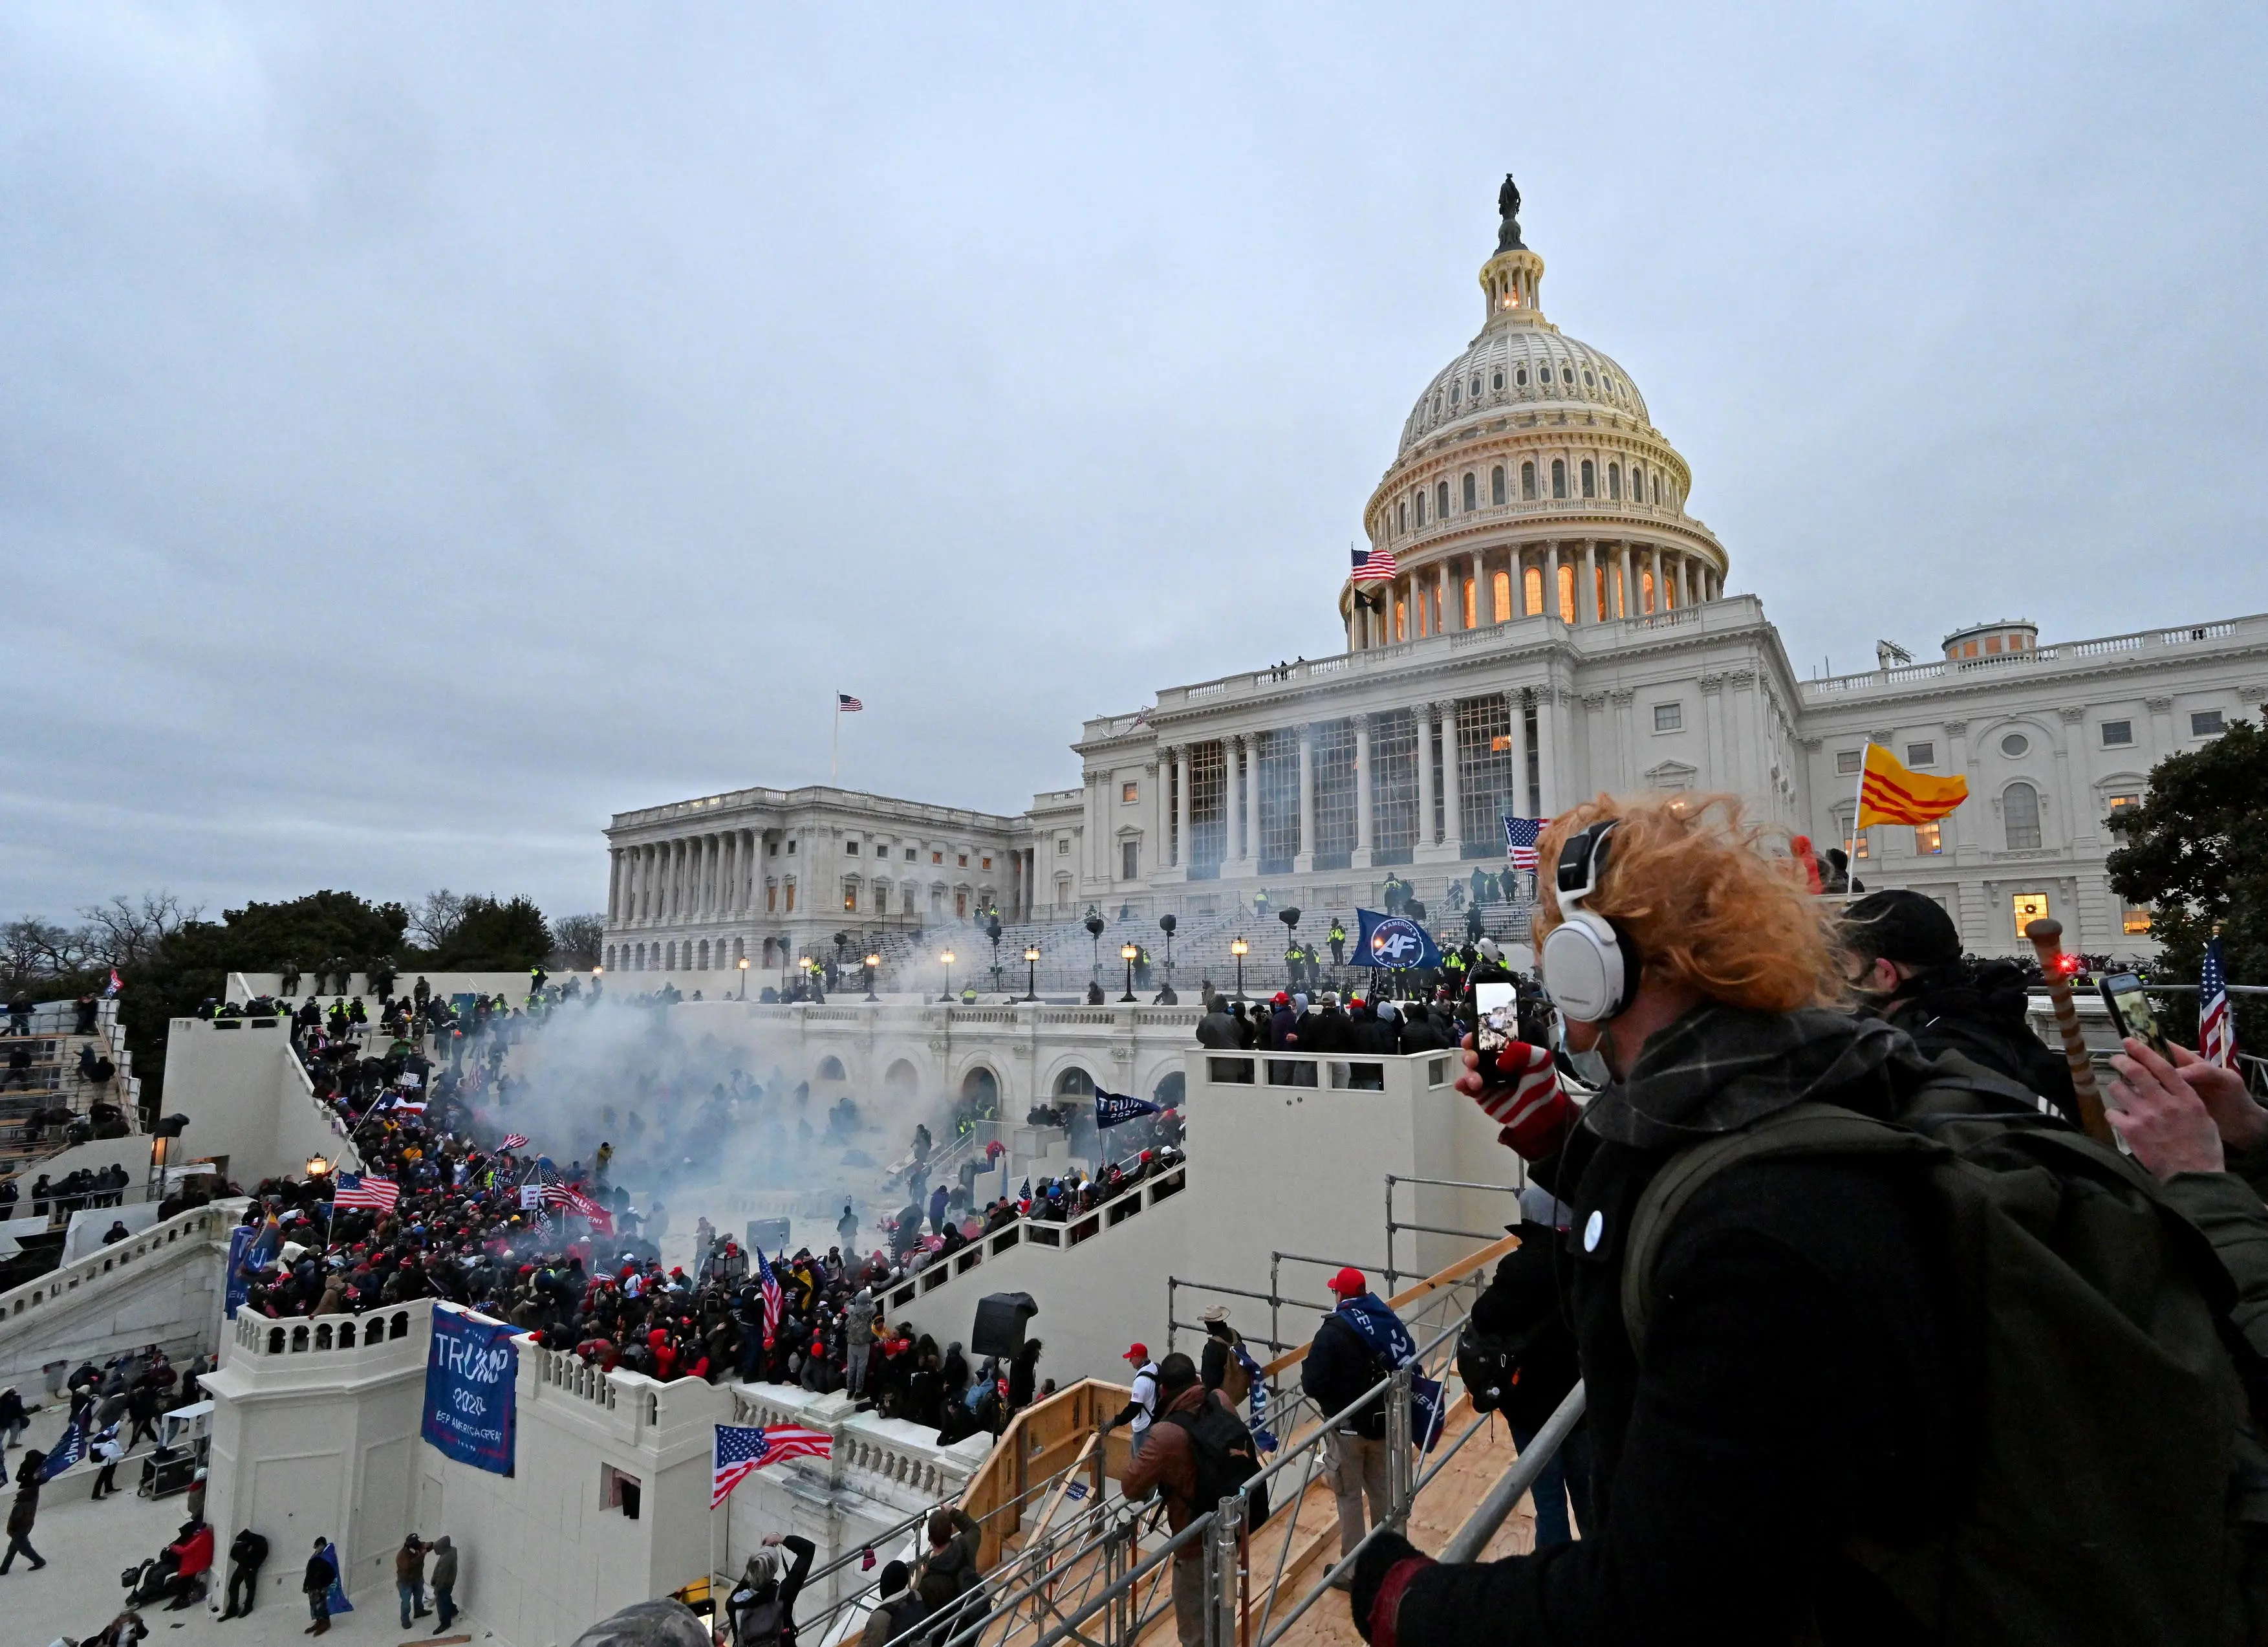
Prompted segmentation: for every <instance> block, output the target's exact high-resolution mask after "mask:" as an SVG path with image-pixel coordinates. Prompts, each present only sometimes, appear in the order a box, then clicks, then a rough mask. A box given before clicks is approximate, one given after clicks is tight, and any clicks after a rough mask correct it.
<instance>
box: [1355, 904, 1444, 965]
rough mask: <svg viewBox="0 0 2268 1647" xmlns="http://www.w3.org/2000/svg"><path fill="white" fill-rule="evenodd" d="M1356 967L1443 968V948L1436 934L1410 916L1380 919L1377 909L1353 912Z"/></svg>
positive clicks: (1381, 917)
mask: <svg viewBox="0 0 2268 1647" xmlns="http://www.w3.org/2000/svg"><path fill="white" fill-rule="evenodd" d="M1354 918H1355V924H1356V926H1357V927H1359V931H1358V932H1357V933H1356V934H1355V940H1354V958H1353V961H1352V962H1351V964H1353V965H1355V966H1382V967H1386V968H1388V969H1389V970H1391V971H1408V970H1409V969H1410V968H1413V967H1426V966H1439V965H1440V964H1441V949H1440V945H1439V944H1437V943H1435V942H1433V934H1432V933H1430V932H1428V931H1426V930H1425V927H1421V926H1419V925H1418V923H1417V922H1416V921H1414V920H1410V917H1409V916H1407V915H1381V914H1380V913H1379V912H1377V911H1376V910H1374V909H1358V910H1356V911H1355V912H1354Z"/></svg>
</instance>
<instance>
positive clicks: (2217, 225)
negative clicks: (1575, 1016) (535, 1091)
mask: <svg viewBox="0 0 2268 1647" xmlns="http://www.w3.org/2000/svg"><path fill="white" fill-rule="evenodd" d="M1988 11H1989V12H1990V14H1991V15H1989V16H1988V15H1985V13H1987V12H1988ZM2264 19H2268V10H2264V8H2261V7H2259V6H2257V5H2251V6H2239V5H2230V6H2225V7H2203V6H2198V7H2191V6H2181V5H2173V4H2162V3H2161V4H2136V5H2132V6H2125V7H2107V6H2105V7H2090V6H2087V5H2082V4H2070V3H2068V0H2063V3H2059V4H2043V5H2036V6H2029V7H2025V6H1999V7H1992V8H1984V7H1977V6H1969V5H1962V6H1951V7H1932V6H1927V5H1914V4H1898V5H1882V6H1875V7H1868V8H1862V9H1849V8H1823V7H1820V6H1817V5H1815V4H1790V5H1786V6H1770V5H1750V6H1746V7H1726V6H1715V7H1702V6H1692V7H1683V8H1668V7H1663V8H1658V9H1657V8H1649V7H1644V6H1638V7H1627V6H1625V7H1614V8H1597V7H1591V8H1582V7H1576V8H1541V7H1523V8H1506V7H1504V6H1501V5H1492V6H1474V7H1470V8H1463V9H1453V8H1438V9H1436V8H1425V7H1421V6H1416V5H1410V4H1401V5H1395V6H1373V7H1362V8H1356V7H1331V6H1326V5H1315V4H1298V5H1286V6H1283V7H1280V8H1272V9H1271V8H1267V7H1263V6H1259V5H1252V4H1245V5H1239V6H1235V7H1218V6H1208V7H1189V8H1177V7H1172V6H1162V5H1147V6H1138V7H1118V8H1111V9H1108V10H1105V9H1103V8H1074V7H1064V6H1034V7H1031V8H1028V9H1009V8H1005V7H999V6H991V7H951V8H927V9H917V8H913V7H906V6H889V7H869V8H862V9H852V8H843V7H797V8H786V7H774V8H754V7H745V6H731V7H725V6H699V5H683V6H667V7H635V6H607V7H595V6H584V7H577V6H562V5H557V4H543V5H528V6H510V5H502V4H485V5H481V6H451V7H441V6H423V7H420V6H386V7H375V6H366V7H285V6H276V7H269V8H239V7H228V6H195V5H174V6H166V7H153V8H144V7H138V6H130V5H120V4H103V3H101V0H63V3H61V4H52V5H39V4H14V5H10V6H8V7H6V8H5V9H4V10H0V691H4V698H0V716H4V720H0V725H4V727H5V733H4V738H0V750H4V760H0V915H5V914H13V913H16V912H36V913H40V914H45V915H49V916H68V915H69V914H70V912H71V911H72V910H73V909H75V908H76V907H77V906H78V905H84V904H87V903H90V902H92V901H95V900H98V899H99V898H101V897H105V896H107V895H108V894H110V893H112V892H115V891H125V892H134V891H138V890H143V889H145V888H154V887H171V888H173V889H177V890H180V891H181V892H183V893H185V894H187V895H188V896H189V897H192V898H194V899H196V900H199V901H202V902H203V903H205V904H206V905H208V906H209V907H210V908H211V909H213V910H216V911H217V909H219V908H220V907H222V906H223V905H233V904H237V903H240V902H242V901H243V900H244V899H245V898H247V897H262V898H265V897H283V896H290V895H293V894H297V893H299V892H302V891H306V890H313V889H314V888H317V887H322V886H332V887H350V888H353V889H355V890H360V891H363V892H365V893H367V894H370V895H372V896H375V897H415V896H416V895H417V894H418V893H420V892H422V891H423V890H428V889H430V888H431V887H435V886H439V885H444V884H446V885H448V886H452V887H454V888H457V889H459V890H495V891H497V892H499V893H509V892H513V891H522V890H524V891H527V892H529V893H532V894H533V895H534V897H536V898H538V899H539V900H540V901H541V903H542V904H543V905H544V906H545V907H546V908H547V909H548V910H549V911H551V912H554V913H565V912H573V911H576V910H579V909H593V908H596V907H598V906H599V905H600V900H601V897H602V895H603V890H604V880H605V853H604V850H603V847H604V843H603V841H602V839H601V838H600V833H599V831H600V829H601V828H602V827H603V826H604V824H605V823H606V822H607V819H608V815H609V814H610V813H612V812H615V811H617V810H626V809H630V808H633V807H638V806H644V805H650V804H652V803H655V802H659V801H671V800H677V799H682V798H685V797H687V796H690V795H696V794H710V793H714V792H716V791H718V790H722V789H726V788H732V787H740V786H743V785H748V784H757V783H763V784H776V785H796V784H803V783H809V782H814V781H824V780H825V779H826V777H827V772H828V733H829V719H830V717H829V713H828V710H829V705H830V704H831V701H832V695H833V694H834V693H835V692H836V691H837V690H841V691H851V692H854V693H857V694H858V695H859V696H860V697H862V698H864V699H865V703H866V711H865V713H864V714H861V715H858V716H854V717H851V718H849V719H847V720H846V721H845V722H844V726H843V781H844V782H845V783H846V784H851V785H856V786H858V787H871V788H874V789H879V790H881V791H883V792H885V793H890V794H903V795H909V796H913V797H917V798H920V799H925V800H933V801H945V802H951V803H954V804H960V805H968V806H976V807H982V808H986V809H996V810H1000V811H1007V812H1013V811H1018V810H1020V809H1022V808H1023V807H1024V806H1025V805H1027V804H1028V802H1029V800H1030V797H1031V794H1032V793H1033V792H1034V791H1035V790H1037V789H1044V788H1053V787H1062V786H1064V785H1067V784H1070V783H1071V782H1074V781H1075V780H1076V774H1077V770H1078V768H1077V764H1076V760H1075V757H1072V756H1071V754H1070V753H1069V751H1068V750H1067V748H1066V747H1065V746H1066V745H1067V744H1068V742H1070V741H1071V738H1072V737H1074V736H1075V735H1077V733H1078V730H1079V719H1080V718H1081V717H1082V716H1084V715H1086V714H1090V713H1101V712H1103V711H1108V710H1120V711H1123V710H1126V709H1130V708H1132V707H1133V706H1135V705H1138V704H1142V703H1145V702H1147V701H1149V699H1150V696H1151V694H1152V692H1154V691H1155V690H1156V689H1157V688H1158V687H1160V686H1161V685H1170V684H1174V683H1181V682H1184V681H1189V680H1197V679H1207V678H1211V677H1212V676H1218V675H1221V674H1225V673H1227V672H1228V671H1230V670H1232V669H1234V668H1245V667H1249V666H1252V665H1256V664H1259V663H1263V662H1267V661H1273V660H1275V659H1277V658H1278V657H1289V656H1292V655H1293V654H1307V655H1309V656H1316V655H1321V654H1329V653H1331V652H1336V651H1337V650H1339V649H1340V647H1341V646H1342V645H1343V644H1344V643H1343V639H1342V636H1341V633H1340V631H1339V628H1338V624H1337V617H1336V616H1335V612H1334V607H1333V600H1334V595H1335V593H1336V590H1337V587H1338V583H1339V580H1340V579H1341V577H1342V576H1343V574H1344V568H1345V564H1346V563H1345V551H1346V546H1347V543H1348V542H1349V541H1350V539H1351V538H1353V537H1354V536H1356V535H1358V534H1359V529H1360V519H1361V508H1362V505H1363V502H1364V499H1365V498H1366V496H1367V494H1368V492H1369V491H1370V488H1371V487H1372V486H1373V485H1374V484H1376V482H1377V480H1378V478H1379V476H1380V475H1381V472H1382V470H1383V469H1384V468H1385V466H1386V464H1387V463H1388V461H1389V460H1390V459H1391V458H1392V456H1393V452H1394V442H1395V436H1396V434H1397V432H1398V431H1399V429H1400V427H1401V425H1402V421H1403V417H1405V416H1406V415H1407V413H1408V411H1409V410H1410V403H1411V402H1412V400H1413V399H1414V398H1415V396H1416V395H1417V394H1418V390H1419V389H1420V388H1423V387H1424V386H1425V383H1426V382H1427V380H1429V379H1430V378H1431V377H1432V374H1433V373H1434V372H1435V371H1437V370H1438V369H1439V368H1440V366H1442V364H1443V363H1444V362H1446V361H1447V359H1448V358H1450V357H1451V356H1452V355H1453V354H1454V353H1455V352H1456V351H1459V350H1460V349H1462V346H1463V345H1464V343H1466V341H1467V340H1468V338H1469V336H1471V335H1472V333H1473V331H1474V329H1475V328H1476V324H1477V321H1478V316H1479V301H1478V297H1477V288H1476V285H1475V284H1474V274H1475V271H1476V269H1477V268H1478V266H1479V264H1480V262H1481V261H1482V260H1483V259H1484V257H1485V256H1486V255H1487V254H1488V253H1489V252H1490V250H1491V248H1492V247H1493V244H1494V241H1493V235H1494V232H1495V196H1496V188H1497V183H1498V181H1499V179H1500V177H1501V176H1502V174H1504V172H1505V171H1506V169H1507V168H1509V169H1511V170H1513V171H1514V172H1515V173H1516V174H1517V175H1518V177H1519V180H1520V184H1521V189H1522V191H1523V192H1524V193H1525V195H1526V196H1527V207H1526V210H1524V212H1523V214H1522V221H1523V225H1524V227H1525V230H1526V235H1527V240H1528V244H1529V245H1530V246H1532V247H1535V249H1536V250H1538V251H1539V252H1541V253H1542V254H1543V256H1544V258H1545V259H1546V260H1547V262H1548V264H1549V270H1548V272H1547V274H1546V277H1545V280H1544V286H1543V307H1544V309H1545V312H1546V313H1547V314H1549V315H1550V318H1551V319H1552V320H1553V321H1556V322H1557V323H1558V324H1559V325H1560V326H1561V327H1562V328H1564V329H1565V330H1566V331H1567V332H1568V333H1570V334H1571V335H1572V336H1576V337H1580V338H1581V339H1583V340H1585V341H1586V342H1588V343H1593V344H1594V345H1596V346H1597V347H1599V348H1601V349H1603V350H1605V351H1607V352H1609V354H1611V355H1612V356H1614V357H1615V358H1616V359H1617V360H1619V361H1621V362H1622V363H1623V365H1624V366H1625V367H1626V368H1627V369H1628V370H1629V371H1630V372H1631V373H1632V374H1633V375H1634V376H1635V378H1636V379H1637V380H1638V385H1639V386H1640V388H1642V389H1643V390H1644V391H1645V393H1646V399H1647V401H1648V403H1649V405H1650V407H1651V410H1652V411H1653V417H1654V421H1655V422H1656V423H1657V425H1659V426H1660V427H1661V429H1662V430H1663V431H1664V432H1665V433H1667V434H1668V437H1669V439H1671V440H1672V441H1674V442H1675V444H1676V445H1677V447H1679V449H1680V450H1682V451H1683V453H1684V454H1685V455H1686V457H1687V458H1688V459H1689V460H1690V462H1691V464H1692V466H1693V473H1694V484H1693V491H1692V497H1691V499H1690V507H1691V508H1692V511H1693V512H1694V513H1696V514H1697V515H1698V516H1699V517H1700V518H1701V519H1702V520H1704V521H1706V522H1707V523H1708V524H1709V525H1710V526H1711V527H1712V528H1713V529H1714V530H1715V531H1716V533H1717V535H1718V536H1719V538H1720V539H1721V540H1722V541H1723V543H1725V545H1726V547H1727V550H1728V551H1729V552H1730V555H1731V557H1732V565H1733V572H1732V577H1731V580H1730V587H1732V588H1733V589H1734V590H1735V591H1754V592H1756V593H1757V594H1760V595H1762V596H1763V598H1764V602H1765V607H1766V610H1767V611H1768V612H1769V613H1770V615H1771V617H1773V618H1774V619H1775V620H1776V621H1777V622H1778V624H1780V626H1781V631H1782V633H1783V635H1784V636H1785V638H1786V643H1787V647H1788V652H1789V654H1790V655H1791V657H1792V658H1793V659H1794V660H1795V663H1796V668H1797V670H1798V672H1799V673H1800V674H1804V675H1809V674H1811V673H1812V672H1814V670H1815V668H1818V667H1820V666H1821V665H1822V664H1823V662H1824V661H1829V660H1831V661H1832V663H1833V665H1834V667H1835V668H1837V669H1849V668H1859V667H1862V666H1864V665H1865V664H1867V662H1869V661H1871V655H1872V646H1873V642H1874V639H1875V638H1876V637H1877V636H1878V635H1882V634H1887V635H1889V636H1892V637H1894V638H1896V639H1902V640H1903V641H1904V642H1905V643H1906V644H1907V645H1908V646H1911V647H1912V648H1913V649H1914V650H1915V652H1916V653H1917V654H1924V653H1926V651H1927V649H1929V648H1931V647H1932V646H1933V645H1934V643H1935V642H1936V640H1937V639H1938V638H1939V637H1940V635H1941V634H1942V633H1943V632H1944V631H1946V630H1947V629H1948V628H1950V627H1953V626H1955V625H1957V624H1961V623H1963V622H1966V621H1969V620H1971V619H1974V618H1979V617H2000V616H2004V615H2021V616H2025V617H2031V618H2034V619H2036V621H2037V622H2038V623H2039V624H2040V625H2041V628H2042V631H2043V639H2049V640H2053V639H2058V638H2061V639H2071V638H2076V637H2081V636H2087V635H2096V634H2108V633H2117V632H2120V631H2126V630H2131V629H2135V628H2139V627H2145V626H2148V625H2153V624H2167V623H2173V622H2178V621H2185V620H2191V619H2199V618H2206V617H2221V616H2226V615H2230V614H2235V613H2242V612H2257V611H2261V610H2264V609H2268V572H2264V567H2263V558H2262V556H2261V553H2260V543H2261V525H2262V516H2263V513H2264V509H2268V504H2264V485H2263V479H2264V477H2263V474H2262V465H2261V462H2260V441H2261V435H2262V432H2263V426H2264V425H2263V417H2262V410H2263V409H2262V383H2263V373H2264V367H2268V359H2264V355H2268V343H2264V336H2268V332H2264V328H2263V325H2262V320H2261V304H2262V299H2261V296H2260V285H2261V278H2260V270H2261V269H2262V268H2263V266H2264V263H2268V258H2264V251H2268V247H2264V245H2263V240H2264V233H2263V204H2262V203H2263V201H2264V199H2268V191H2264V188H2263V183H2264V181H2268V180H2264V176H2263V173H2264V169H2268V162H2264V159H2263V157H2264V155H2268V98H2264V97H2263V96H2262V95H2261V91H2260V88H2261V85H2262V83H2263V81H2262V77H2263V70H2264V68H2268V53H2264V44H2268V41H2264V34H2268V27H2264Z"/></svg>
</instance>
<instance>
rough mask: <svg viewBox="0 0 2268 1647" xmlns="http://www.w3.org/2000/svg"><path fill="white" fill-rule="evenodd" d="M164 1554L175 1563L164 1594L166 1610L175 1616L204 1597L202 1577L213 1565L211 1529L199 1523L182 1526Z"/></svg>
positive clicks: (203, 1523) (193, 1522)
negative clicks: (166, 1597) (167, 1598)
mask: <svg viewBox="0 0 2268 1647" xmlns="http://www.w3.org/2000/svg"><path fill="white" fill-rule="evenodd" d="M166 1554H167V1555H171V1556H173V1558H174V1561H175V1562H176V1563H177V1565H176V1566H175V1567H174V1569H173V1577H172V1578H171V1579H170V1580H168V1581H167V1583H166V1594H167V1595H168V1596H169V1597H171V1598H172V1599H170V1600H169V1601H167V1602H166V1611H167V1612H168V1613H179V1612H180V1611H182V1610H183V1609H184V1608H186V1607H188V1606H189V1605H190V1604H191V1603H192V1602H195V1601H197V1600H200V1599H203V1595H204V1592H205V1584H204V1574H205V1572H206V1571H207V1570H208V1569H210V1567H211V1566H212V1564H213V1530H212V1527H211V1526H210V1525H209V1524H208V1523H206V1522H203V1521H192V1522H188V1523H187V1524H185V1525H183V1526H182V1528H181V1534H180V1537H179V1538H178V1539H176V1540H173V1543H171V1544H169V1545H167V1546H166Z"/></svg>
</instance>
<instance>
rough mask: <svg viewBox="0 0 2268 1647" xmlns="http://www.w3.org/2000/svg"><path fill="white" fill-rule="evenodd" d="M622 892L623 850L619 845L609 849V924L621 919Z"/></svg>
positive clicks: (611, 924)
mask: <svg viewBox="0 0 2268 1647" xmlns="http://www.w3.org/2000/svg"><path fill="white" fill-rule="evenodd" d="M621 899H622V848H621V847H619V846H609V847H608V849H607V925H608V926H609V927H611V926H613V925H614V924H615V921H616V920H619V919H620V914H619V910H620V907H621Z"/></svg>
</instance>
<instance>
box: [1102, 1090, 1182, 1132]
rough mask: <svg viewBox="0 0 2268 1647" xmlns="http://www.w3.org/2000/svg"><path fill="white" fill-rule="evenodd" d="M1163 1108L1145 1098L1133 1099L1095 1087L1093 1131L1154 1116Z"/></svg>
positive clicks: (1124, 1094) (1161, 1105) (1127, 1095)
mask: <svg viewBox="0 0 2268 1647" xmlns="http://www.w3.org/2000/svg"><path fill="white" fill-rule="evenodd" d="M1164 1107H1165V1106H1164V1105H1163V1104H1152V1103H1151V1102H1150V1100H1149V1099H1147V1098H1138V1097H1132V1096H1130V1094H1127V1093H1123V1092H1105V1091H1104V1090H1103V1089H1101V1087H1097V1088H1096V1089H1094V1125H1095V1129H1096V1130H1097V1131H1098V1132H1099V1131H1101V1129H1103V1128H1104V1127H1107V1126H1117V1125H1118V1124H1119V1123H1120V1122H1121V1121H1130V1120H1133V1119H1137V1118H1138V1117H1140V1116H1144V1115H1155V1114H1157V1113H1158V1112H1160V1110H1161V1109H1163V1108H1164Z"/></svg>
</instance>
